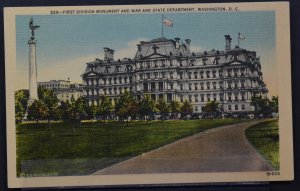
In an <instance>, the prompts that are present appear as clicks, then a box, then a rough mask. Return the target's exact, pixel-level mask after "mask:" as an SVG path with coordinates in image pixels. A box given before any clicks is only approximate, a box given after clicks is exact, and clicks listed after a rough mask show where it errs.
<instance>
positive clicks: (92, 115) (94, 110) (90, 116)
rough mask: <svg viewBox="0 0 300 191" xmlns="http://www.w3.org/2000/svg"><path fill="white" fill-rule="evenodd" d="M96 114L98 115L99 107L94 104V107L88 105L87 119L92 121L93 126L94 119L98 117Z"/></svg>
mask: <svg viewBox="0 0 300 191" xmlns="http://www.w3.org/2000/svg"><path fill="white" fill-rule="evenodd" d="M96 113H97V106H95V105H94V104H92V105H90V106H89V105H87V107H86V115H87V118H88V119H90V120H91V125H92V123H93V119H94V118H95V117H96Z"/></svg>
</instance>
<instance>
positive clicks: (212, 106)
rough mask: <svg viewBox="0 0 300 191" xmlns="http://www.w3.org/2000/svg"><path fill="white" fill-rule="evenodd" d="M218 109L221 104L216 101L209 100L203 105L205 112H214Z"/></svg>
mask: <svg viewBox="0 0 300 191" xmlns="http://www.w3.org/2000/svg"><path fill="white" fill-rule="evenodd" d="M218 110H219V104H218V103H217V102H215V101H211V102H208V103H207V104H205V106H204V107H203V111H204V112H209V113H213V112H217V111H218Z"/></svg>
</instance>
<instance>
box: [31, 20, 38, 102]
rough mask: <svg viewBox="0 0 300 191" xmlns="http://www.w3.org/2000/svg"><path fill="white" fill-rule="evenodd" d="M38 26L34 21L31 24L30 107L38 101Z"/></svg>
mask: <svg viewBox="0 0 300 191" xmlns="http://www.w3.org/2000/svg"><path fill="white" fill-rule="evenodd" d="M39 27H40V26H38V25H33V19H32V18H31V20H30V22H29V28H30V30H31V37H30V40H29V41H28V45H29V99H28V105H30V104H32V103H33V102H34V100H38V92H37V65H36V42H37V41H36V40H35V39H34V31H35V30H36V29H37V28H39Z"/></svg>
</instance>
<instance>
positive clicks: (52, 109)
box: [39, 88, 59, 129]
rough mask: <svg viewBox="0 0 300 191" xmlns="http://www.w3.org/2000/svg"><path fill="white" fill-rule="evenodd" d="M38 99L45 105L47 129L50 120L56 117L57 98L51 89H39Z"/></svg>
mask: <svg viewBox="0 0 300 191" xmlns="http://www.w3.org/2000/svg"><path fill="white" fill-rule="evenodd" d="M39 96H40V97H39V99H40V100H41V102H43V103H44V105H45V106H46V107H47V113H46V116H45V117H46V119H47V121H48V129H50V122H51V120H52V119H54V118H56V117H57V114H58V113H59V112H58V102H59V100H58V98H57V97H56V95H55V93H54V92H53V90H49V89H42V88H40V89H39Z"/></svg>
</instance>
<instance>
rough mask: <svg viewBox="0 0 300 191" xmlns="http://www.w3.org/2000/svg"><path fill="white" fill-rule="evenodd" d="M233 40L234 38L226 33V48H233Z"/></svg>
mask: <svg viewBox="0 0 300 191" xmlns="http://www.w3.org/2000/svg"><path fill="white" fill-rule="evenodd" d="M231 40H232V38H231V37H230V35H225V41H226V45H225V50H230V49H231Z"/></svg>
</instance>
